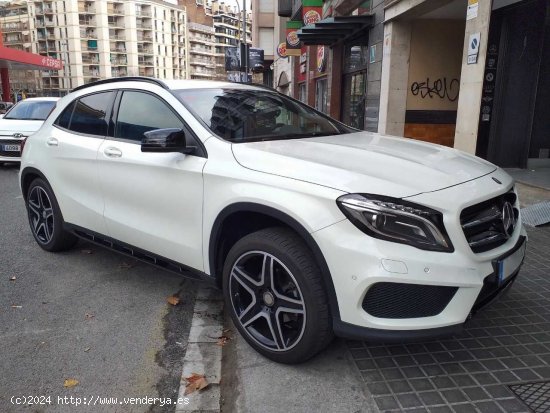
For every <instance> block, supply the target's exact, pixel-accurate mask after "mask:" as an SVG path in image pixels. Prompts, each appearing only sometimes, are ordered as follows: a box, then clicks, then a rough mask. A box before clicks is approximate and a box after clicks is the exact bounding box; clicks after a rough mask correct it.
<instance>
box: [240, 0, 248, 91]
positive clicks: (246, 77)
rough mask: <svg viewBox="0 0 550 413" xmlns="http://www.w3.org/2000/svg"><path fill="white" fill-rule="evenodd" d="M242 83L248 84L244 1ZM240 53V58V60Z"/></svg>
mask: <svg viewBox="0 0 550 413" xmlns="http://www.w3.org/2000/svg"><path fill="white" fill-rule="evenodd" d="M243 44H244V79H245V80H244V81H245V82H246V83H248V48H247V45H246V0H243ZM242 57H243V56H242V53H241V58H242Z"/></svg>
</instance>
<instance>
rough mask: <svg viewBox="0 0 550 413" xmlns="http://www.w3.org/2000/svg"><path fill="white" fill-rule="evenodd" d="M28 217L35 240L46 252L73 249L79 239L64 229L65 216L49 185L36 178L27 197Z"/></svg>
mask: <svg viewBox="0 0 550 413" xmlns="http://www.w3.org/2000/svg"><path fill="white" fill-rule="evenodd" d="M26 200H27V201H26V206H27V215H28V217H29V225H30V227H31V232H32V235H33V236H34V239H35V240H36V242H37V243H38V245H40V247H41V248H42V249H44V250H46V251H50V252H57V251H65V250H68V249H70V248H72V247H73V246H74V245H75V244H76V242H77V240H78V239H77V237H76V236H74V235H73V234H71V233H69V232H68V231H66V230H65V229H64V228H63V222H64V221H63V216H62V215H61V210H60V209H59V205H58V203H57V200H56V199H55V195H54V194H53V191H52V189H51V187H50V185H48V183H47V182H46V181H45V180H43V179H41V178H36V179H35V180H34V181H32V183H31V184H30V186H29V189H28V190H27V197H26Z"/></svg>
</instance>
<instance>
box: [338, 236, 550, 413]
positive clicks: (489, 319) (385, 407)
mask: <svg viewBox="0 0 550 413" xmlns="http://www.w3.org/2000/svg"><path fill="white" fill-rule="evenodd" d="M528 233H529V244H528V250H527V256H526V259H525V263H524V265H523V268H522V270H521V272H520V274H519V276H518V278H517V280H516V282H515V284H514V285H513V286H512V288H511V289H510V290H509V292H508V293H507V294H506V295H504V296H502V297H500V299H499V300H498V301H496V302H494V303H493V304H491V305H490V306H488V307H487V308H485V309H483V310H481V311H480V312H479V313H477V314H476V315H475V317H474V318H473V319H472V320H471V321H470V322H469V323H468V324H467V327H466V328H465V331H464V333H463V334H462V335H460V336H456V337H452V338H450V339H445V340H438V341H431V342H423V343H413V344H403V345H399V344H398V345H395V344H393V345H369V344H368V343H364V342H358V341H350V342H347V345H348V348H349V350H350V352H351V355H352V358H353V360H354V362H355V364H356V366H357V367H358V369H359V370H360V373H361V376H362V377H363V379H364V381H365V382H366V384H367V387H368V389H369V390H370V392H371V393H372V395H373V397H374V400H375V401H376V404H377V406H378V407H379V409H380V410H381V411H403V410H405V411H407V412H428V411H429V412H468V413H471V412H476V411H477V412H506V413H511V412H529V411H530V410H529V408H528V407H527V406H526V405H525V404H523V403H522V402H521V401H520V400H519V399H518V398H517V397H516V396H515V395H514V393H513V392H512V391H511V389H510V388H509V386H510V385H514V384H520V383H521V384H523V383H532V382H541V381H550V227H546V228H538V229H529V231H528Z"/></svg>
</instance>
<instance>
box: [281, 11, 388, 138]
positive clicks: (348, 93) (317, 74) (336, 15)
mask: <svg viewBox="0 0 550 413" xmlns="http://www.w3.org/2000/svg"><path fill="white" fill-rule="evenodd" d="M383 6H384V5H383V2H381V1H359V0H328V1H325V2H323V1H308V0H302V1H299V0H295V1H288V2H286V4H285V2H284V1H281V2H279V15H280V16H282V17H288V18H289V21H290V23H288V24H287V26H292V27H295V28H296V27H300V28H299V29H296V30H297V38H298V40H299V41H300V47H299V51H298V52H297V55H295V57H292V58H291V60H292V63H291V65H292V72H293V73H292V74H291V78H292V84H293V95H294V97H296V98H297V99H300V100H301V101H303V102H305V103H307V104H309V105H310V106H313V107H315V108H316V109H318V110H320V111H322V112H324V113H327V114H329V115H330V116H332V117H334V118H336V119H339V120H341V121H342V122H344V123H346V124H349V125H351V126H354V127H357V128H359V129H365V130H372V131H375V130H377V129H378V110H379V102H380V81H381V79H380V76H381V66H382V40H383V23H382V22H383V17H384V7H383ZM312 8H313V9H314V12H311V11H310V10H312ZM312 13H313V14H312ZM316 14H317V18H315V16H316ZM312 15H313V19H312ZM288 32H289V30H288V29H287V34H288ZM287 37H288V36H287ZM283 39H284V38H282V40H283ZM288 45H289V43H288V41H287V47H288Z"/></svg>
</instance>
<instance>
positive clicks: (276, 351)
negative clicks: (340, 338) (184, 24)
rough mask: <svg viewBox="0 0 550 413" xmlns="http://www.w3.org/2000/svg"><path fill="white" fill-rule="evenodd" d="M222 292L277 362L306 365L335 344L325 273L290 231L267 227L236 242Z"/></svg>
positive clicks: (247, 332)
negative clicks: (323, 275)
mask: <svg viewBox="0 0 550 413" xmlns="http://www.w3.org/2000/svg"><path fill="white" fill-rule="evenodd" d="M223 291H224V297H225V303H226V308H228V309H229V311H230V313H231V318H232V320H233V323H234V324H235V326H236V327H237V329H238V330H239V332H240V333H241V335H242V336H243V337H244V338H245V340H246V341H247V342H248V344H250V345H251V346H252V347H253V348H254V349H255V350H256V351H258V352H259V353H261V354H263V355H264V356H265V357H267V358H269V359H271V360H273V361H276V362H279V363H285V364H294V363H301V362H304V361H306V360H308V359H309V358H311V357H313V356H314V355H316V354H317V353H318V352H319V351H321V350H322V349H324V348H325V347H326V346H327V345H328V344H329V343H330V341H331V340H332V337H333V332H332V323H331V318H330V312H329V306H328V298H327V294H326V291H325V289H324V287H323V280H322V278H321V272H320V270H319V268H318V266H317V264H316V262H315V260H314V258H313V256H312V254H311V252H310V250H309V249H308V247H307V246H306V244H305V243H304V241H303V240H302V239H301V238H300V237H299V236H298V235H297V234H296V233H294V232H293V231H291V230H289V229H286V228H267V229H263V230H260V231H258V232H255V233H252V234H249V235H247V236H245V237H243V238H242V239H240V240H239V241H237V243H236V244H235V245H234V246H233V248H231V250H230V251H229V253H228V255H227V258H226V260H225V265H224V270H223Z"/></svg>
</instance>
